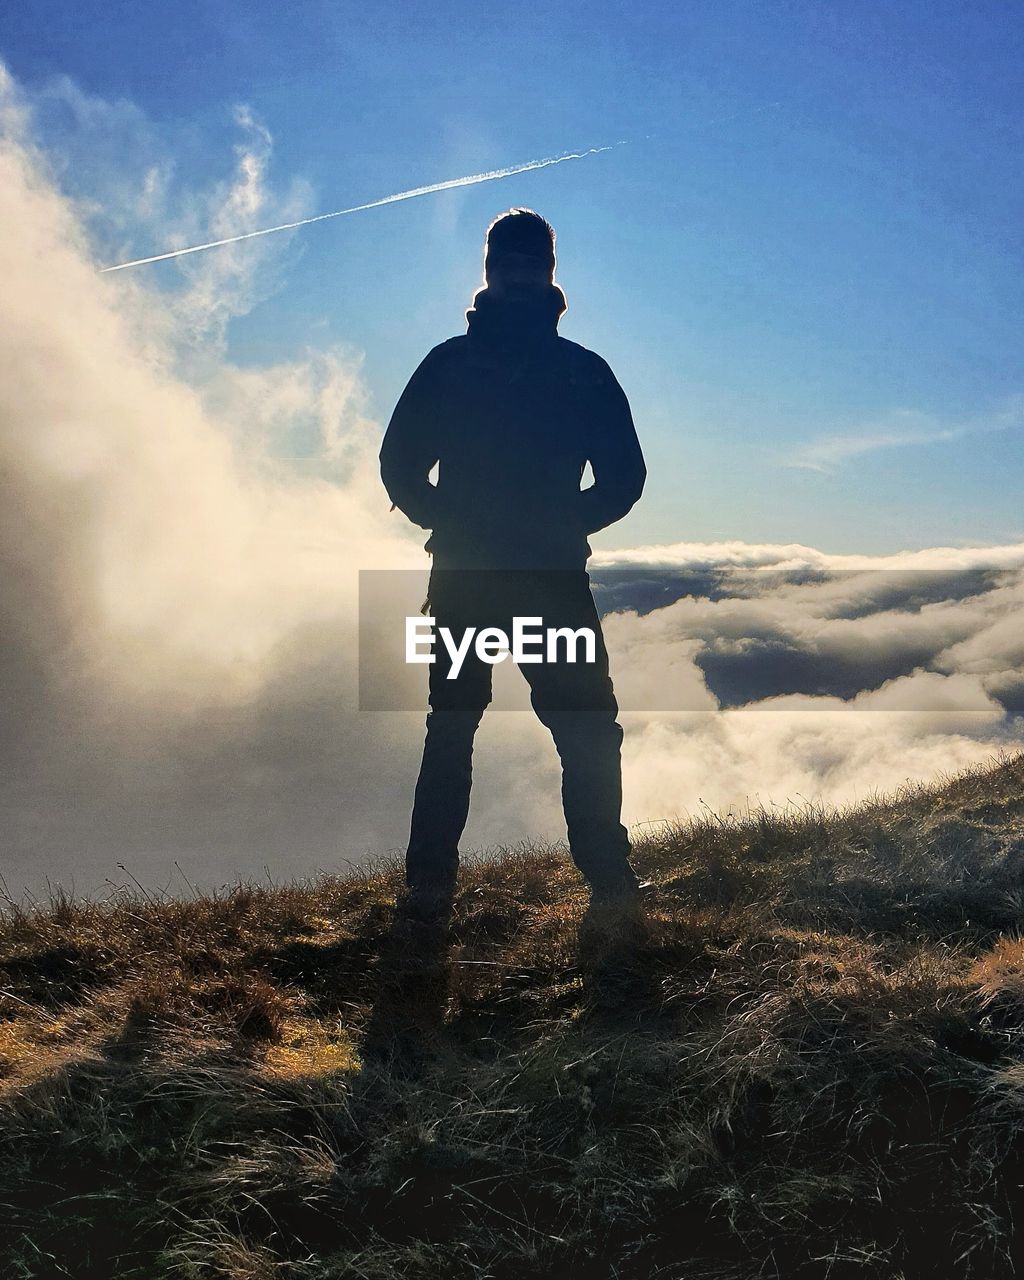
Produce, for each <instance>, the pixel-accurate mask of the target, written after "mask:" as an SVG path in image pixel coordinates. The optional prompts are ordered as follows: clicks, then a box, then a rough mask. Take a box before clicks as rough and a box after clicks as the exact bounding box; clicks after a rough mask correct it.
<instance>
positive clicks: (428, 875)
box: [405, 572, 491, 889]
mask: <svg viewBox="0 0 1024 1280" xmlns="http://www.w3.org/2000/svg"><path fill="white" fill-rule="evenodd" d="M431 584H432V586H431V591H432V600H433V604H432V613H433V615H434V617H435V621H436V626H437V628H438V629H439V628H441V627H448V628H449V629H450V630H452V631H453V632H454V633H458V634H461V632H462V630H463V628H464V627H465V626H467V625H470V624H471V623H472V624H474V625H475V624H476V619H474V618H472V617H471V614H472V609H471V605H472V602H473V600H474V591H473V586H474V584H473V582H472V581H470V580H468V579H464V578H463V575H461V574H458V573H448V574H442V573H436V572H435V573H434V574H432V576H431ZM450 670H451V659H450V656H449V654H448V652H447V649H446V648H445V646H444V645H443V644H441V643H439V642H437V643H435V645H434V662H433V663H432V664H431V666H430V676H429V681H430V711H429V713H428V715H427V732H426V737H425V739H424V743H423V759H422V762H421V764H420V772H419V777H418V779H417V781H416V792H415V796H414V799H413V811H412V821H411V824H410V830H409V846H408V849H407V851H406V858H405V865H406V883H407V884H408V886H409V887H410V888H413V887H424V888H442V889H446V888H450V887H452V886H454V883H455V878H456V875H457V872H458V867H459V840H460V838H461V836H462V833H463V831H464V830H465V827H466V820H467V818H468V816H469V801H470V791H471V789H472V784H473V739H474V737H475V735H476V730H477V727H478V725H479V724H480V720H481V718H482V717H483V713H484V710H485V709H486V707H487V704H488V703H489V702H490V699H491V669H490V667H489V666H488V665H487V664H486V663H483V662H481V661H480V659H479V658H477V657H476V655H475V654H474V653H470V654H468V655H467V656H466V658H465V660H464V662H463V665H462V668H461V670H460V671H459V674H458V676H457V677H456V678H455V679H454V680H449V679H448V672H449V671H450Z"/></svg>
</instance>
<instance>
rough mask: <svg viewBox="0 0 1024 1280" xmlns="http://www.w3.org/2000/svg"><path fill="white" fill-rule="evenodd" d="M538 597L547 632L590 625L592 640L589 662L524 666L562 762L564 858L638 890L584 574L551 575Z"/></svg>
mask: <svg viewBox="0 0 1024 1280" xmlns="http://www.w3.org/2000/svg"><path fill="white" fill-rule="evenodd" d="M543 594H544V597H545V599H544V602H543V603H545V604H546V606H547V607H546V610H545V617H544V621H545V625H546V626H557V627H570V628H572V629H573V630H575V629H577V628H580V627H588V628H590V629H592V630H593V632H594V635H595V641H596V643H595V661H594V662H592V663H591V662H582V661H577V662H574V663H570V662H568V661H567V660H561V659H562V658H564V657H565V656H566V655H565V653H564V652H563V654H561V655H560V660H559V661H557V662H554V663H552V662H543V663H538V664H535V665H529V666H526V665H524V666H523V667H522V671H523V673H524V675H525V676H526V678H527V680H528V681H529V683H530V700H531V702H532V704H533V708H534V710H535V711H536V713H537V715H538V717H539V718H540V720H541V721H542V722H543V723H544V724H545V725H546V726H547V728H548V729H549V730H550V731H551V735H552V737H553V738H554V742H555V748H556V750H557V751H558V755H559V759H560V760H561V764H562V806H563V809H564V812H565V825H566V832H567V835H568V839H569V852H570V854H571V856H572V859H573V861H574V862H575V864H576V866H577V867H578V868H579V870H580V871H581V872H582V873H583V875H584V877H585V878H586V879H587V880H588V881H589V882H590V883H591V884H592V885H597V884H602V885H609V886H620V885H621V886H626V887H628V886H630V885H636V884H638V883H639V878H638V877H637V875H636V872H635V871H634V869H633V867H632V866H631V865H630V862H629V853H630V844H629V834H628V832H627V830H626V828H625V827H624V826H623V824H622V821H621V811H622V759H621V747H622V739H623V733H622V728H621V726H620V725H619V724H618V722H617V719H616V717H617V715H618V703H617V702H616V699H615V692H614V689H613V686H612V681H611V677H610V675H609V672H608V652H607V649H606V648H605V644H604V636H603V634H602V631H601V623H600V619H599V618H598V615H597V609H596V607H595V606H594V601H593V597H592V595H591V593H590V585H589V579H588V577H587V575H586V573H580V574H564V575H549V576H548V577H547V578H546V579H545V586H544V592H543ZM536 612H537V613H540V612H541V609H540V608H537V610H536Z"/></svg>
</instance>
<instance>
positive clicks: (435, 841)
mask: <svg viewBox="0 0 1024 1280" xmlns="http://www.w3.org/2000/svg"><path fill="white" fill-rule="evenodd" d="M429 611H430V615H431V616H432V617H433V618H434V619H435V636H436V639H435V643H434V649H433V652H434V655H435V660H434V662H433V664H432V665H431V667H430V678H429V679H430V699H429V701H430V711H429V713H428V715H427V733H426V740H425V742H424V744H423V761H422V764H421V765H420V774H419V779H418V780H417V783H416V795H415V800H414V804H413V813H412V827H411V831H410V837H409V848H408V851H407V854H406V879H407V882H408V884H409V886H410V887H419V886H423V887H435V886H436V887H444V888H449V887H450V886H451V885H452V884H453V883H454V879H455V875H456V872H457V870H458V865H459V848H458V846H459V839H460V837H461V835H462V832H463V830H464V829H465V825H466V819H467V817H468V815H469V797H470V789H471V786H472V779H473V770H472V759H473V739H474V735H475V734H476V730H477V726H478V725H479V723H480V720H481V718H482V716H483V713H484V710H485V708H486V707H487V705H488V703H489V702H490V701H491V676H492V671H491V664H490V663H488V662H485V661H483V660H482V659H480V658H479V657H477V655H476V652H475V637H474V645H473V646H471V647H470V649H469V650H468V652H467V654H466V657H465V660H464V662H463V664H462V667H461V669H460V671H459V673H458V676H457V677H456V678H455V679H451V680H449V679H448V678H447V677H448V672H449V671H450V670H451V666H452V663H451V658H450V656H449V653H448V650H447V648H446V646H445V644H444V642H443V640H442V639H441V637H440V628H441V627H447V628H449V630H450V631H451V633H452V635H453V636H454V637H455V640H456V642H458V641H459V640H461V638H462V635H463V632H464V630H465V628H466V627H477V628H478V629H479V628H483V627H500V628H501V630H502V631H504V632H505V634H506V635H508V636H509V638H510V640H511V638H512V634H513V624H512V619H513V617H520V618H534V619H536V618H540V619H541V621H540V623H536V622H534V623H532V624H531V627H530V629H531V631H533V632H536V631H538V630H540V631H542V632H545V633H546V631H547V628H549V627H568V628H571V629H572V630H573V631H575V630H577V629H579V628H582V627H587V628H590V629H591V630H592V631H593V633H594V638H595V652H594V657H595V661H594V662H586V661H583V658H584V656H585V651H584V646H583V644H582V642H580V644H579V645H578V646H577V650H576V651H577V661H575V662H569V661H568V660H567V645H566V643H565V641H564V640H560V641H559V642H558V649H557V661H554V662H549V661H548V660H547V654H546V651H545V650H546V645H545V644H544V643H542V644H540V645H535V646H534V647H533V648H532V650H531V652H533V653H539V654H541V655H542V656H543V657H544V660H543V661H540V662H522V663H520V664H518V665H519V669H520V671H522V673H523V675H524V676H525V677H526V679H527V681H528V682H529V685H530V701H531V704H532V706H533V709H534V711H535V712H536V713H537V715H538V717H539V718H540V720H541V722H542V723H543V724H545V725H546V726H547V727H548V729H549V730H550V731H551V735H552V737H553V738H554V742H555V748H556V750H557V751H558V755H559V758H560V759H561V764H562V807H563V809H564V811H565V822H566V828H567V832H568V837H569V851H570V854H571V856H572V859H573V861H574V862H575V864H576V866H577V867H578V868H579V870H580V871H581V872H582V873H583V875H584V877H585V878H586V879H587V881H588V882H589V883H590V884H591V885H599V884H600V885H611V886H619V885H622V884H624V883H625V884H636V883H637V876H636V873H635V872H634V870H633V868H632V866H631V865H630V863H629V861H628V858H629V852H630V847H629V837H628V835H627V832H626V828H625V827H624V826H623V825H622V823H621V821H620V811H621V808H622V766H621V757H620V748H621V746H622V729H621V727H620V726H619V724H618V723H617V722H616V716H617V715H618V704H617V703H616V701H615V694H614V691H613V688H612V682H611V679H610V677H609V674H608V653H607V650H606V649H605V644H604V637H603V635H602V632H601V623H600V620H599V618H598V615H597V609H596V608H595V605H594V599H593V596H592V595H591V591H590V579H589V576H588V575H587V573H586V571H585V570H579V571H566V570H552V571H547V570H545V571H528V570H478V569H474V570H460V569H439V568H437V567H435V568H434V570H433V572H432V573H431V579H430V608H429ZM511 660H512V659H511V657H509V658H506V659H505V661H511Z"/></svg>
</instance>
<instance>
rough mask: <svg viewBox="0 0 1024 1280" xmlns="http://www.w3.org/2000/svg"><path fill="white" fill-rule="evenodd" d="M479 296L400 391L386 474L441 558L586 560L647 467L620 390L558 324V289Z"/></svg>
mask: <svg viewBox="0 0 1024 1280" xmlns="http://www.w3.org/2000/svg"><path fill="white" fill-rule="evenodd" d="M473 303H474V305H473V307H471V308H470V309H469V310H468V311H467V312H466V319H467V322H468V330H467V332H466V333H465V334H463V335H459V336H457V337H454V338H449V339H448V340H447V341H446V342H442V343H440V344H439V345H438V346H436V347H433V348H432V349H431V350H430V351H429V352H428V353H427V355H426V356H425V357H424V359H423V360H422V362H421V363H420V365H419V367H418V368H417V369H416V371H415V372H414V373H413V375H412V377H411V378H410V379H409V382H408V384H407V386H406V388H405V390H404V391H403V392H402V395H401V397H400V398H399V401H398V403H397V405H396V406H395V409H394V412H393V413H392V415H391V420H390V422H389V423H388V428H387V431H386V433H385V435H384V441H383V444H382V446H381V450H380V469H381V479H382V480H383V482H384V486H385V488H386V489H387V492H388V494H389V496H390V498H391V500H392V502H393V503H394V504H395V506H396V507H398V508H399V509H400V510H401V511H403V512H404V513H405V514H406V515H407V516H408V517H409V519H410V520H412V521H413V522H414V523H415V524H418V525H421V526H422V527H423V528H425V529H430V530H432V533H431V536H430V538H429V539H428V540H427V542H426V544H425V546H426V549H427V550H428V551H429V552H431V553H432V554H433V556H434V564H435V566H437V567H444V568H523V569H583V568H584V567H585V566H586V562H587V558H588V557H589V555H590V553H591V548H590V544H589V542H588V541H587V538H588V535H589V534H591V533H595V532H596V531H597V530H598V529H603V528H604V527H605V526H606V525H609V524H613V523H614V522H615V521H616V520H620V519H621V518H622V517H623V516H624V515H625V514H626V513H627V512H628V511H629V509H630V508H631V507H632V506H633V504H634V503H635V502H636V500H637V499H638V498H639V497H640V494H641V493H642V491H643V487H644V481H645V480H646V477H647V468H646V466H645V465H644V460H643V454H642V452H641V449H640V443H639V441H638V439H637V435H636V428H635V427H634V424H633V417H632V414H631V412H630V408H629V403H628V401H627V399H626V396H625V393H624V392H623V390H622V388H621V386H620V385H619V383H618V381H617V380H616V378H615V375H614V374H613V373H612V371H611V369H610V368H609V366H608V365H607V363H606V362H605V361H604V360H603V359H602V358H601V356H599V355H597V354H596V353H595V352H593V351H590V350H588V349H587V348H586V347H583V346H580V345H579V344H578V343H575V342H571V341H569V340H568V339H567V338H563V337H562V336H561V335H560V334H559V333H558V331H557V325H558V320H559V319H560V317H561V315H562V313H563V312H564V311H565V309H566V303H565V296H564V294H563V293H562V290H561V289H560V288H559V287H558V286H557V285H555V284H551V285H549V286H548V287H547V289H546V290H543V291H541V292H540V293H538V294H534V295H531V296H529V297H526V298H520V299H512V298H500V299H499V298H497V297H496V296H495V295H493V294H491V293H490V291H489V290H488V289H486V288H485V289H482V290H480V291H478V292H477V294H476V295H475V297H474V299H473ZM588 462H589V463H590V466H591V470H592V471H593V475H594V483H593V484H592V485H591V486H590V487H589V488H587V489H583V490H581V488H580V484H581V481H582V478H583V471H584V467H585V466H586V464H587V463H588ZM435 464H438V478H437V484H436V485H433V484H431V483H430V481H429V479H428V476H429V474H430V471H431V470H432V468H433V467H434V465H435Z"/></svg>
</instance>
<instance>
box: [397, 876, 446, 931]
mask: <svg viewBox="0 0 1024 1280" xmlns="http://www.w3.org/2000/svg"><path fill="white" fill-rule="evenodd" d="M454 900H455V886H454V885H446V884H440V885H432V884H417V885H411V886H410V887H409V888H408V889H406V891H405V893H404V894H403V895H402V897H401V898H400V899H399V901H398V912H399V914H400V915H402V916H404V917H405V918H406V919H409V920H416V921H418V922H421V923H423V924H440V923H443V921H445V920H446V919H447V918H448V916H449V915H450V914H451V909H452V903H453V902H454Z"/></svg>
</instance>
